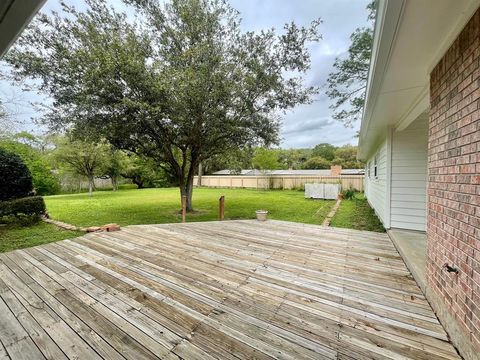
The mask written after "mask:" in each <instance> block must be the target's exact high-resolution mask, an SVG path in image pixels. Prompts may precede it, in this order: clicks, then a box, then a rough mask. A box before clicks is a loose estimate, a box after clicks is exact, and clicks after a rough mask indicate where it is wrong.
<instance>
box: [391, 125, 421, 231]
mask: <svg viewBox="0 0 480 360" xmlns="http://www.w3.org/2000/svg"><path fill="white" fill-rule="evenodd" d="M427 139H428V122H427V120H426V118H424V119H421V118H420V119H417V120H416V121H414V122H413V123H412V124H411V125H410V126H409V127H408V128H406V129H405V130H403V131H399V132H394V133H393V136H392V184H391V189H392V196H391V227H393V228H402V229H410V230H420V231H425V229H426V225H425V224H426V221H425V219H426V209H427V205H426V199H427V194H426V191H427Z"/></svg>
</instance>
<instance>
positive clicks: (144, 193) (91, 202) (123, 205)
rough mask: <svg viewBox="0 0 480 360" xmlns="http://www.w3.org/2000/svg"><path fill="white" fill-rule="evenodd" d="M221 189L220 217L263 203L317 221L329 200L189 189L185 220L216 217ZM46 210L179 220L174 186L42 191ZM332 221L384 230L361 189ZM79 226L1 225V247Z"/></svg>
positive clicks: (119, 219)
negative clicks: (222, 212) (189, 208)
mask: <svg viewBox="0 0 480 360" xmlns="http://www.w3.org/2000/svg"><path fill="white" fill-rule="evenodd" d="M221 195H225V218H226V219H227V220H228V219H253V218H255V210H258V209H266V210H268V211H269V218H271V219H278V220H286V221H296V222H303V223H309V224H321V223H322V222H323V220H324V218H325V217H326V215H327V214H328V213H329V212H330V210H331V209H332V207H333V205H334V203H335V202H334V201H326V200H310V199H305V198H304V195H303V192H301V191H294V190H291V191H290V190H271V191H263V190H248V189H212V188H201V189H195V190H194V195H193V196H194V199H193V205H194V208H195V210H196V211H195V213H193V214H188V215H187V221H188V222H191V221H208V220H216V219H217V217H218V198H219V197H220V196H221ZM45 202H46V204H47V209H48V212H49V214H50V216H51V217H52V218H53V219H56V220H61V221H64V222H67V223H70V224H74V225H77V226H94V225H104V224H108V223H118V224H120V225H121V226H125V225H132V224H158V223H172V222H180V221H181V216H180V214H179V209H180V197H179V191H178V189H176V188H169V189H142V190H137V189H124V190H120V191H116V192H113V191H99V192H95V193H94V195H93V197H89V196H88V195H87V194H68V195H56V196H46V197H45ZM331 226H336V227H346V228H352V229H358V230H370V231H385V230H384V228H383V226H382V224H381V223H380V221H379V220H378V218H377V217H376V215H375V213H374V212H373V210H372V209H371V208H370V206H369V205H368V203H367V201H366V199H365V198H364V197H363V195H361V194H356V197H355V199H353V200H344V201H342V203H341V205H340V208H339V210H338V212H337V214H336V215H335V216H334V218H333V219H332V223H331ZM80 235H81V233H80V232H75V231H66V230H60V229H58V228H57V227H55V226H53V225H50V224H46V223H43V222H40V223H38V224H34V225H30V226H20V225H13V224H9V225H4V226H0V252H4V251H9V250H13V249H18V248H23V247H29V246H35V245H40V244H45V243H48V242H52V241H57V240H62V239H67V238H72V237H76V236H80Z"/></svg>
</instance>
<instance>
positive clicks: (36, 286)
mask: <svg viewBox="0 0 480 360" xmlns="http://www.w3.org/2000/svg"><path fill="white" fill-rule="evenodd" d="M0 297H1V298H0V340H1V343H0V358H11V359H25V358H26V359H42V358H50V359H66V358H69V359H97V358H106V359H124V358H128V359H135V360H137V359H144V358H145V359H150V358H162V359H169V360H170V359H189V360H190V359H213V358H217V359H253V358H255V359H270V358H277V359H428V360H431V359H459V357H458V355H457V354H456V352H455V350H454V348H453V347H452V346H451V345H450V343H449V342H448V340H447V336H446V334H445V332H444V330H443V328H442V327H441V326H440V324H439V323H438V321H437V319H436V317H435V315H434V314H433V312H432V310H431V308H430V306H429V304H428V303H427V301H426V300H425V298H424V297H423V295H422V293H421V292H420V290H419V288H418V286H417V284H416V283H415V281H414V280H413V278H412V277H411V275H410V273H409V272H408V271H407V269H406V267H405V265H404V263H403V261H402V260H401V258H400V256H399V255H398V253H397V251H396V250H395V248H394V247H393V245H392V243H391V242H390V240H389V238H388V236H387V235H386V234H376V233H370V232H359V231H352V230H340V229H332V228H322V227H319V226H314V225H304V224H297V223H288V222H280V221H268V222H267V223H259V222H256V221H225V222H206V223H189V224H167V225H148V226H129V227H126V228H124V229H123V230H122V231H119V232H114V233H97V234H88V235H86V236H83V237H80V238H77V239H73V240H65V241H61V242H57V243H53V244H49V245H43V246H38V247H34V248H30V249H26V250H16V251H13V252H9V253H5V254H2V255H0Z"/></svg>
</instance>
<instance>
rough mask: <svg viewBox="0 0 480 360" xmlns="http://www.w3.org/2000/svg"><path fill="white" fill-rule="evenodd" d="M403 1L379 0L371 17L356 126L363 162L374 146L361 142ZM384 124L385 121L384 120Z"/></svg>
mask: <svg viewBox="0 0 480 360" xmlns="http://www.w3.org/2000/svg"><path fill="white" fill-rule="evenodd" d="M404 5H405V0H394V1H392V0H379V1H378V5H377V10H376V16H375V28H374V35H373V45H372V56H371V61H370V68H369V71H368V78H367V79H368V80H367V89H366V95H365V106H364V109H363V114H362V122H361V125H360V134H359V141H358V158H359V159H365V158H367V157H368V155H369V154H370V152H371V149H372V148H373V146H374V144H369V143H365V134H366V132H367V131H368V129H369V127H370V125H371V123H370V119H371V117H372V112H373V109H374V107H375V102H376V100H377V97H378V93H379V90H380V87H381V84H382V81H383V77H384V75H385V70H386V67H387V65H388V62H389V59H390V55H391V52H392V48H393V44H394V42H395V36H396V33H397V30H398V26H399V22H400V19H401V16H402V12H403V8H404ZM385 121H387V119H385Z"/></svg>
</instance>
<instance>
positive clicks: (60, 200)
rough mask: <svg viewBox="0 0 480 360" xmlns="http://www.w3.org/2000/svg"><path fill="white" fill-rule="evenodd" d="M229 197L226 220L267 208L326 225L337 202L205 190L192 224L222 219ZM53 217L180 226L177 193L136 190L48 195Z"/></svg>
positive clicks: (279, 193) (197, 195) (81, 222)
mask: <svg viewBox="0 0 480 360" xmlns="http://www.w3.org/2000/svg"><path fill="white" fill-rule="evenodd" d="M221 195H225V219H253V218H254V217H255V210H258V209H266V210H268V211H269V217H270V218H271V219H278V220H288V221H297V222H304V223H311V224H321V223H322V221H323V219H324V218H325V216H326V215H327V214H328V212H329V211H330V210H331V208H332V207H333V205H334V203H335V202H334V201H325V200H309V199H305V198H304V194H303V192H301V191H294V190H291V191H289V190H271V191H263V190H248V189H214V188H200V189H194V191H193V207H194V208H195V210H196V212H195V213H193V214H188V215H187V221H188V222H191V221H207V220H216V219H217V217H218V198H219V197H220V196H221ZM45 202H46V204H47V209H48V212H49V214H50V217H51V218H53V219H56V220H61V221H64V222H67V223H70V224H74V225H77V226H92V225H104V224H107V223H117V224H120V225H121V226H125V225H131V224H155V223H172V222H180V221H181V216H180V214H179V210H180V195H179V190H178V189H177V188H167V189H142V190H136V189H130V190H120V191H116V192H113V191H100V192H95V193H94V195H93V197H89V196H87V194H69V195H56V196H46V197H45Z"/></svg>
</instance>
